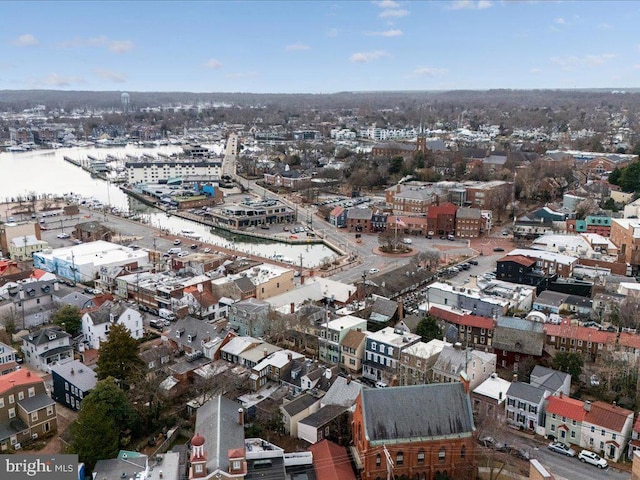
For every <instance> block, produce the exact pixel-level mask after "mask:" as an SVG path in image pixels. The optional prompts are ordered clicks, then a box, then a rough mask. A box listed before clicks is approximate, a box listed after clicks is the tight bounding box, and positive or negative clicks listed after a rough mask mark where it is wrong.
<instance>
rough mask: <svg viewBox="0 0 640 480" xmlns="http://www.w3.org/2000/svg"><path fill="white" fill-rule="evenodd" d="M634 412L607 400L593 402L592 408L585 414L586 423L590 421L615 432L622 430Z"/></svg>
mask: <svg viewBox="0 0 640 480" xmlns="http://www.w3.org/2000/svg"><path fill="white" fill-rule="evenodd" d="M629 415H631V418H633V412H632V411H631V410H627V409H626V408H622V407H619V406H617V405H612V404H610V403H605V402H600V401H598V402H592V403H591V408H590V409H589V411H588V412H587V415H586V416H585V419H584V421H585V423H590V424H592V425H596V426H598V427H602V428H605V429H606V430H611V431H614V432H622V429H623V428H624V424H625V422H626V421H627V419H628V418H629Z"/></svg>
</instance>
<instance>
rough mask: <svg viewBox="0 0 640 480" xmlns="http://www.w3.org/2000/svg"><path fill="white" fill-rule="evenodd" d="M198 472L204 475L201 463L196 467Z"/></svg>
mask: <svg viewBox="0 0 640 480" xmlns="http://www.w3.org/2000/svg"><path fill="white" fill-rule="evenodd" d="M196 472H197V473H202V464H201V463H198V464H197V465H196Z"/></svg>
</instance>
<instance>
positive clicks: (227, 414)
mask: <svg viewBox="0 0 640 480" xmlns="http://www.w3.org/2000/svg"><path fill="white" fill-rule="evenodd" d="M239 408H242V405H240V404H239V403H236V402H234V401H233V400H229V399H228V398H225V397H223V396H221V395H219V396H217V397H215V398H212V399H211V400H209V401H208V402H207V403H205V404H204V405H202V406H201V407H200V408H198V411H197V412H196V430H195V433H197V434H200V435H202V436H203V437H204V438H205V442H204V451H205V453H206V455H207V470H208V472H209V473H211V472H214V471H215V470H216V469H218V468H219V469H221V470H226V469H227V468H228V466H229V450H231V449H235V448H244V427H243V426H242V425H241V424H240V423H239V422H238V409H239Z"/></svg>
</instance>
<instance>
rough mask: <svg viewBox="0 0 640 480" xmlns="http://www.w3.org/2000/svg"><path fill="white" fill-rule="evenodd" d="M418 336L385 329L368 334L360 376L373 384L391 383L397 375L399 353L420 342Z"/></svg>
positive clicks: (399, 330) (388, 328)
mask: <svg viewBox="0 0 640 480" xmlns="http://www.w3.org/2000/svg"><path fill="white" fill-rule="evenodd" d="M420 338H421V337H420V335H416V334H414V333H408V332H405V331H404V330H401V329H394V328H393V327H385V328H383V329H382V330H378V331H377V332H375V333H369V334H368V335H367V340H366V343H365V358H364V364H363V368H362V376H363V377H364V378H368V379H369V380H372V381H374V382H376V381H380V382H383V383H387V384H389V383H391V381H392V379H393V377H394V376H395V375H396V374H397V373H398V368H399V366H400V358H401V353H402V352H403V351H404V349H406V348H407V347H409V346H411V345H413V344H414V343H417V342H419V341H420Z"/></svg>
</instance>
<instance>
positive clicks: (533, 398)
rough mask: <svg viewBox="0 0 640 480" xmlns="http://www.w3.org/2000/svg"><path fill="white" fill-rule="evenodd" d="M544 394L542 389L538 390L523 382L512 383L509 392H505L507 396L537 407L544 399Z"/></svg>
mask: <svg viewBox="0 0 640 480" xmlns="http://www.w3.org/2000/svg"><path fill="white" fill-rule="evenodd" d="M544 392H545V390H544V388H539V387H536V386H534V385H530V384H528V383H524V382H513V383H511V386H509V390H507V396H509V397H511V398H517V399H520V400H524V401H525V402H529V403H533V404H536V405H537V404H539V403H540V402H541V401H542V399H543V398H544Z"/></svg>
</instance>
